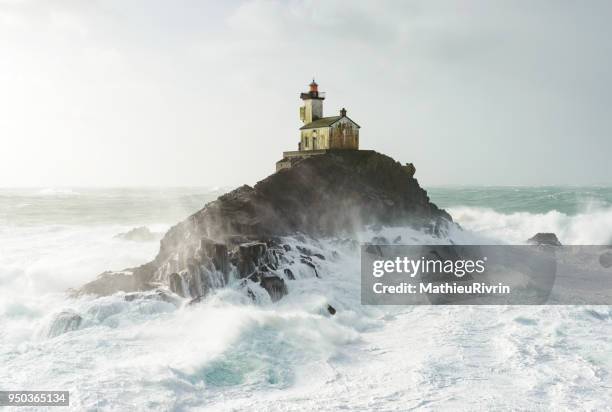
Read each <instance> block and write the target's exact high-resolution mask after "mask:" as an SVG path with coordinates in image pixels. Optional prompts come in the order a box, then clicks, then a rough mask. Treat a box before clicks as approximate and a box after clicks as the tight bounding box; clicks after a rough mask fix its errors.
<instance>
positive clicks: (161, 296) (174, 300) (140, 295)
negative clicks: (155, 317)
mask: <svg viewBox="0 0 612 412" xmlns="http://www.w3.org/2000/svg"><path fill="white" fill-rule="evenodd" d="M123 299H124V300H125V301H126V302H134V301H137V300H140V299H142V300H158V301H160V302H166V303H171V304H173V305H174V306H180V304H181V300H180V298H179V297H178V296H176V295H174V294H172V293H170V292H167V291H165V290H163V289H157V290H154V291H151V292H132V293H127V294H126V295H125V296H124V297H123Z"/></svg>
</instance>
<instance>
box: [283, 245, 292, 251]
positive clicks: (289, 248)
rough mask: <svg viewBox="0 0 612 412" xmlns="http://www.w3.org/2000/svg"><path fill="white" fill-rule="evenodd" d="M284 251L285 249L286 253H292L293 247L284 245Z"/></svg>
mask: <svg viewBox="0 0 612 412" xmlns="http://www.w3.org/2000/svg"><path fill="white" fill-rule="evenodd" d="M283 249H285V252H291V246H290V245H283Z"/></svg>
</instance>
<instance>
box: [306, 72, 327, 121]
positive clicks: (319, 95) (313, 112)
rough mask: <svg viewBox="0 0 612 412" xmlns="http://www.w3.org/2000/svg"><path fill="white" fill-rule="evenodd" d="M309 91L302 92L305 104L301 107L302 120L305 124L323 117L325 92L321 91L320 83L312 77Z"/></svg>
mask: <svg viewBox="0 0 612 412" xmlns="http://www.w3.org/2000/svg"><path fill="white" fill-rule="evenodd" d="M309 87H310V90H309V91H308V92H307V93H300V98H301V99H302V100H303V101H304V106H302V107H300V120H301V121H302V122H303V123H304V124H308V123H312V122H314V121H315V120H318V119H320V118H322V117H323V100H325V92H320V91H319V85H318V84H317V83H316V82H315V81H314V79H312V83H310V85H309Z"/></svg>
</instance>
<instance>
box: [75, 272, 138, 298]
mask: <svg viewBox="0 0 612 412" xmlns="http://www.w3.org/2000/svg"><path fill="white" fill-rule="evenodd" d="M138 289H139V282H138V279H137V277H135V276H134V273H133V272H132V271H127V270H126V271H121V272H104V273H102V274H100V275H98V277H97V278H96V279H95V280H93V281H91V282H89V283H87V284H85V285H83V287H81V289H80V290H78V291H76V293H74V294H75V295H88V294H92V295H98V296H106V295H112V294H113V293H116V292H120V291H123V292H133V291H136V290H138Z"/></svg>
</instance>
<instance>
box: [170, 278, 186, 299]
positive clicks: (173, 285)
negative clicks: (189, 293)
mask: <svg viewBox="0 0 612 412" xmlns="http://www.w3.org/2000/svg"><path fill="white" fill-rule="evenodd" d="M169 283H170V285H169V286H170V290H171V291H172V292H174V293H176V294H177V295H179V296H182V297H185V290H184V289H183V278H182V277H181V275H179V274H178V273H176V272H174V273H172V274H170V278H169Z"/></svg>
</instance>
